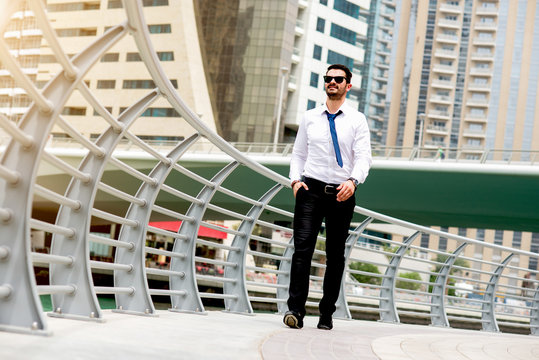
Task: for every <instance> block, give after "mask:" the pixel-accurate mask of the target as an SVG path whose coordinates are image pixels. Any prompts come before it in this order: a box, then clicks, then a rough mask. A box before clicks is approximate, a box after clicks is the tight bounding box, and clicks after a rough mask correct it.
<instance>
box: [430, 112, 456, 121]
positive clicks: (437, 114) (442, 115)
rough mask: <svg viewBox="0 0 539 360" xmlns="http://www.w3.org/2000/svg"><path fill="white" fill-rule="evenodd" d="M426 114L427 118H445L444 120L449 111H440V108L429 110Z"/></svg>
mask: <svg viewBox="0 0 539 360" xmlns="http://www.w3.org/2000/svg"><path fill="white" fill-rule="evenodd" d="M428 115H429V118H436V119H445V120H449V117H450V116H451V114H450V113H449V111H440V110H429V112H428Z"/></svg>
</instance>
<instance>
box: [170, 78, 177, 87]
mask: <svg viewBox="0 0 539 360" xmlns="http://www.w3.org/2000/svg"><path fill="white" fill-rule="evenodd" d="M170 83H171V84H172V87H174V89H177V88H178V80H176V79H170Z"/></svg>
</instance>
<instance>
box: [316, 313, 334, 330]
mask: <svg viewBox="0 0 539 360" xmlns="http://www.w3.org/2000/svg"><path fill="white" fill-rule="evenodd" d="M316 327H317V328H319V329H322V330H331V329H333V319H332V318H331V315H330V316H324V315H320V320H318V325H317V326H316Z"/></svg>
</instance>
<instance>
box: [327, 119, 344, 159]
mask: <svg viewBox="0 0 539 360" xmlns="http://www.w3.org/2000/svg"><path fill="white" fill-rule="evenodd" d="M326 114H327V116H328V121H329V130H330V131H331V139H332V140H333V148H334V149H335V157H336V158H337V164H339V166H340V167H342V157H341V149H340V148H339V139H338V138H337V130H335V118H336V117H337V116H338V115H340V114H342V111H341V110H339V111H338V112H337V113H336V114H330V113H329V112H327V111H326Z"/></svg>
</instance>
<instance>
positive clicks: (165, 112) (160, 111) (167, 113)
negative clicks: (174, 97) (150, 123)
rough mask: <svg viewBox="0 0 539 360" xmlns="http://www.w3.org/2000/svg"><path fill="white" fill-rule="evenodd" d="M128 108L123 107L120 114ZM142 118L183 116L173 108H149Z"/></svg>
mask: <svg viewBox="0 0 539 360" xmlns="http://www.w3.org/2000/svg"><path fill="white" fill-rule="evenodd" d="M126 109H127V108H126V107H121V108H120V114H121V113H123V112H124V111H125V110H126ZM140 116H144V117H181V115H180V114H179V113H178V112H177V111H176V110H174V109H173V108H148V109H146V110H145V111H144V112H143V113H142V114H141V115H140Z"/></svg>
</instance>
